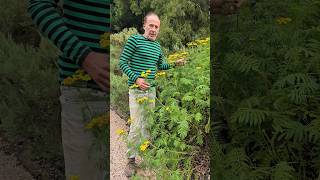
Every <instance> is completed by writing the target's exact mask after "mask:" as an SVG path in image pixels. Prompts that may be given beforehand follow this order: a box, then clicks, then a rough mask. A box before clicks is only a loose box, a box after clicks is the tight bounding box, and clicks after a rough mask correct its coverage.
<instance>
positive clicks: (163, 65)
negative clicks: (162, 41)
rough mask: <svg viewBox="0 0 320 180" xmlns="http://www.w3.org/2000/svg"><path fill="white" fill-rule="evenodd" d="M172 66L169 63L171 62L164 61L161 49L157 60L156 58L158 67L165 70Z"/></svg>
mask: <svg viewBox="0 0 320 180" xmlns="http://www.w3.org/2000/svg"><path fill="white" fill-rule="evenodd" d="M173 67H174V66H173V65H171V64H168V63H166V61H165V57H164V55H163V53H162V51H161V53H160V57H159V60H158V69H159V70H167V69H170V68H173Z"/></svg>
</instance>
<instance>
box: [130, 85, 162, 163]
mask: <svg viewBox="0 0 320 180" xmlns="http://www.w3.org/2000/svg"><path fill="white" fill-rule="evenodd" d="M143 97H147V98H148V100H146V101H147V105H145V104H144V103H139V102H138V100H139V99H141V98H143ZM155 98H156V90H155V88H154V87H151V88H149V89H148V90H146V91H142V90H139V89H129V108H130V118H131V121H132V122H131V124H130V130H129V135H128V139H127V142H128V143H127V144H128V150H127V156H128V158H134V157H136V156H137V155H138V146H139V144H141V143H142V140H146V139H150V133H149V130H148V123H147V119H146V117H145V113H146V112H147V109H151V108H154V107H155ZM149 100H150V101H149ZM146 106H147V107H146Z"/></svg>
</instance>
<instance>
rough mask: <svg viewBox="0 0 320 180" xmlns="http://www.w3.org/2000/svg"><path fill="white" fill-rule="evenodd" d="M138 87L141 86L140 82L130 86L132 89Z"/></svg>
mask: <svg viewBox="0 0 320 180" xmlns="http://www.w3.org/2000/svg"><path fill="white" fill-rule="evenodd" d="M138 87H139V86H138V84H136V83H134V84H133V85H131V86H130V87H129V88H130V89H134V88H138Z"/></svg>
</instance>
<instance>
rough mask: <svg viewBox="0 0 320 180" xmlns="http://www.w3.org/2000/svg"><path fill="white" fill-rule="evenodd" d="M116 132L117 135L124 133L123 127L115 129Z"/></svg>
mask: <svg viewBox="0 0 320 180" xmlns="http://www.w3.org/2000/svg"><path fill="white" fill-rule="evenodd" d="M116 133H117V134H118V135H123V134H124V133H125V130H124V129H117V130H116Z"/></svg>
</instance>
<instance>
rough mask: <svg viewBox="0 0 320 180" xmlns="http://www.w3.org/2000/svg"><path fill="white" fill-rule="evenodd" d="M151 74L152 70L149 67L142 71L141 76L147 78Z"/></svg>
mask: <svg viewBox="0 0 320 180" xmlns="http://www.w3.org/2000/svg"><path fill="white" fill-rule="evenodd" d="M150 74H151V70H150V69H148V70H147V71H146V72H144V71H143V72H141V74H140V77H142V78H147V77H148V76H149V75H150Z"/></svg>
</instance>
